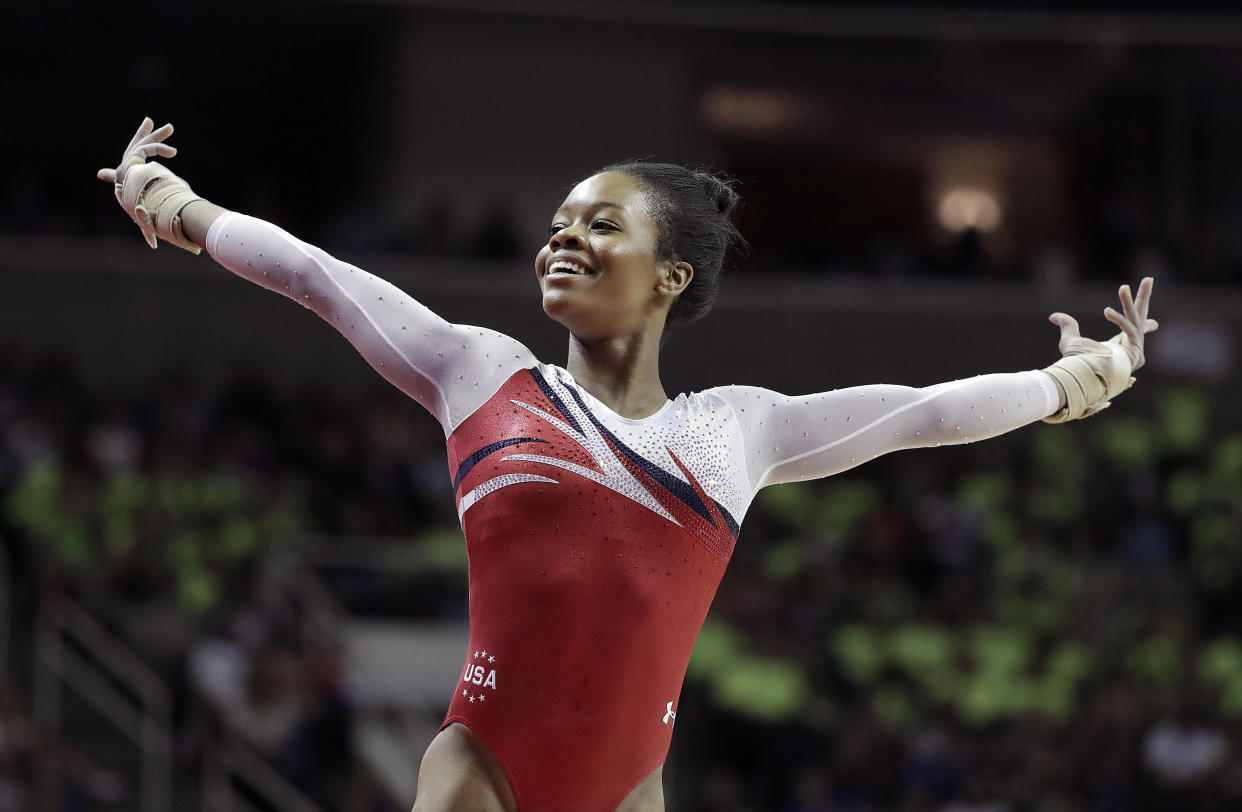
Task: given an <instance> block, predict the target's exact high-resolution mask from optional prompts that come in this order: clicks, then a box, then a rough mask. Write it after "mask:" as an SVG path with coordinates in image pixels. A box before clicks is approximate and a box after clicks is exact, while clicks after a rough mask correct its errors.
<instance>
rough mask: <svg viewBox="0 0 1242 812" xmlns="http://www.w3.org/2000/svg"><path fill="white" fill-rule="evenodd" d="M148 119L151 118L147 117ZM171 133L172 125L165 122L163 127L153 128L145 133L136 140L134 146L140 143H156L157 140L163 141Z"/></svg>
mask: <svg viewBox="0 0 1242 812" xmlns="http://www.w3.org/2000/svg"><path fill="white" fill-rule="evenodd" d="M150 120H151V119H147V121H150ZM172 134H173V125H172V124H165V125H164V126H163V127H160V128H159V129H158V130H155V131H153V132H150V133H148V134H147V135H145V136H144V137H143V138H142V139H141V140H139V141H138V144H136V145H135V146H138V145H142V144H152V143H157V142H159V141H164V140H166V139H167V138H168V136H170V135H172Z"/></svg>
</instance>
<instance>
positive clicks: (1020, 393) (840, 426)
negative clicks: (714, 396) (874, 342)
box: [726, 371, 1058, 488]
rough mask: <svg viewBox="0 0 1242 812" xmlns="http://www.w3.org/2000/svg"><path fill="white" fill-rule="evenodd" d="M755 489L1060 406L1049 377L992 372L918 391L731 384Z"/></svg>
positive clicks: (988, 430)
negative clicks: (814, 390)
mask: <svg viewBox="0 0 1242 812" xmlns="http://www.w3.org/2000/svg"><path fill="white" fill-rule="evenodd" d="M729 390H730V391H729V392H728V394H727V396H726V400H728V401H729V402H730V404H731V405H732V406H733V407H734V411H735V413H737V415H738V418H739V422H741V423H742V426H743V436H744V437H745V442H746V445H747V448H748V455H749V456H751V457H752V459H753V460H757V461H758V464H757V465H755V467H754V468H753V469H752V472H751V473H752V477H753V479H752V483H753V486H754V487H755V488H760V487H764V486H766V485H771V484H775V483H778V482H790V481H795V480H800V479H813V478H817V477H824V476H829V475H831V474H835V473H838V472H840V471H844V470H846V469H848V468H852V467H854V466H856V465H861V464H862V463H864V462H867V461H868V460H871V459H874V458H875V457H878V456H880V455H881V454H887V453H889V452H891V451H897V450H899V449H903V448H924V447H928V446H936V445H953V444H957V443H968V442H973V441H975V440H982V439H986V438H988V437H994V436H996V435H998V434H1003V433H1005V432H1008V431H1012V430H1013V429H1016V428H1019V427H1020V426H1025V425H1027V424H1029V423H1033V422H1036V421H1038V420H1042V419H1043V418H1045V417H1047V416H1048V415H1050V414H1052V413H1054V412H1055V411H1056V409H1057V400H1058V393H1057V390H1056V387H1055V382H1054V381H1053V379H1052V377H1051V376H1049V375H1047V374H1046V373H1043V372H1039V371H1029V372H1013V373H995V374H990V375H980V376H977V377H974V378H968V379H965V380H960V381H951V382H948V383H943V384H937V385H935V386H929V387H925V388H922V389H917V388H913V387H908V386H892V385H887V384H875V385H870V386H859V387H853V388H850V389H839V390H835V391H832V392H823V393H819V394H815V395H805V396H802V397H789V396H785V395H779V394H777V393H775V392H769V391H767V390H762V389H756V388H753V387H730V388H729Z"/></svg>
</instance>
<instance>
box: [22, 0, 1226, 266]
mask: <svg viewBox="0 0 1242 812" xmlns="http://www.w3.org/2000/svg"><path fill="white" fill-rule="evenodd" d="M1215 6H1216V4H1209V3H1103V2H1100V3H1087V4H1083V3H1069V2H1064V3H1060V2H1025V3H1008V4H1005V6H1004V9H1003V10H1001V9H995V8H989V6H988V4H984V3H952V4H943V3H909V2H906V3H889V2H884V3H871V4H868V5H867V6H866V7H861V6H854V7H850V6H838V5H834V4H823V3H812V2H783V3H768V2H764V3H759V2H749V3H692V2H663V3H658V4H656V3H628V4H613V5H595V4H570V3H558V2H542V3H538V2H536V3H522V4H508V3H501V2H481V1H480V2H471V3H452V2H385V3H363V2H355V3H350V2H316V3H249V4H241V3H233V2H225V3H214V4H211V5H206V4H202V5H199V4H191V5H189V6H173V5H170V4H158V3H91V4H65V3H43V4H29V5H27V6H26V7H25V8H23V9H22V10H20V11H12V10H10V11H6V12H5V13H4V19H3V24H2V25H0V46H2V47H0V60H3V63H2V64H3V71H2V73H3V79H2V80H0V104H2V105H3V109H4V111H5V119H6V126H5V127H4V128H3V135H0V138H3V147H4V151H3V154H4V155H5V156H6V157H7V159H8V160H7V172H6V173H5V174H6V179H5V182H4V183H3V184H0V208H2V210H3V217H0V229H3V230H5V231H9V232H18V233H22V234H30V233H42V234H58V233H65V232H71V233H74V234H83V235H101V236H116V235H117V234H118V233H120V232H122V231H123V230H124V228H125V223H124V221H123V220H118V218H117V216H116V212H115V210H114V209H113V208H112V206H113V202H112V201H111V200H110V199H109V197H108V195H106V194H104V193H102V190H100V189H99V188H96V187H93V186H92V185H91V183H89V181H91V178H92V175H93V172H94V170H95V169H96V168H98V167H99V166H102V165H104V164H108V163H112V162H114V161H115V160H116V159H117V158H118V157H119V152H120V149H121V148H122V147H123V146H124V144H125V142H126V140H127V139H128V136H129V134H130V133H131V132H132V130H133V128H134V126H136V123H137V121H138V120H139V119H140V118H141V116H142V115H143V114H150V115H152V116H153V117H154V118H156V119H157V123H162V122H164V121H166V120H171V121H173V122H174V123H175V124H176V125H177V126H178V133H177V135H176V136H175V137H174V143H175V144H177V145H178V146H179V147H180V149H181V151H182V154H181V156H179V157H178V158H177V159H175V161H173V162H172V163H173V165H174V166H175V168H176V170H177V171H178V172H179V173H181V174H183V175H184V176H185V177H187V178H188V179H189V180H190V181H191V182H192V183H193V184H194V185H195V187H196V190H197V191H199V192H200V193H201V194H204V195H205V196H207V197H209V198H211V199H213V200H216V201H218V202H220V203H222V204H224V205H226V206H229V207H235V208H239V209H242V210H246V211H250V212H253V213H256V214H260V215H263V216H267V217H270V218H272V219H275V220H276V221H277V222H280V223H281V224H283V225H286V226H287V227H289V228H290V229H291V230H294V231H295V232H297V233H299V234H300V235H302V236H305V237H307V238H308V239H312V240H313V241H317V242H320V243H323V244H326V245H328V246H329V247H335V248H343V249H358V248H364V249H381V250H393V251H396V252H412V253H450V254H462V255H476V256H484V257H504V258H508V257H515V258H517V257H520V258H522V260H523V262H528V261H529V257H530V256H532V255H533V253H534V250H535V248H536V247H537V245H538V244H539V241H540V240H541V239H542V234H543V230H544V227H545V225H546V221H547V218H548V215H549V213H550V212H551V211H552V209H554V208H555V204H556V203H557V202H559V199H560V195H561V194H562V193H563V192H564V190H565V189H566V188H567V187H568V186H569V185H571V184H572V183H573V182H574V181H575V180H577V179H579V178H580V177H581V176H584V175H585V174H587V173H589V172H590V171H591V170H592V169H594V168H596V167H598V166H599V165H602V164H605V163H607V162H610V161H613V160H617V159H620V158H627V157H637V156H651V157H655V158H658V159H666V160H672V161H678V162H686V163H696V164H704V165H708V166H711V167H713V168H717V169H720V170H723V171H726V172H729V173H731V174H733V175H735V176H737V177H738V178H739V179H740V180H741V182H742V187H741V189H742V192H743V195H744V197H745V199H746V206H745V208H744V209H743V210H742V212H741V214H740V219H741V224H742V227H743V230H744V231H745V233H746V234H747V236H748V237H749V238H750V240H751V242H752V245H753V251H752V253H751V256H750V258H749V259H748V260H747V261H746V262H745V263H744V264H743V267H744V268H748V269H757V268H765V267H772V268H775V267H780V268H799V269H805V270H807V271H808V272H814V273H837V274H841V273H861V274H864V275H869V274H877V275H884V276H906V275H910V276H919V275H927V274H946V275H959V274H967V275H973V276H999V277H1006V278H1018V279H1039V278H1041V276H1040V275H1041V274H1061V275H1065V274H1068V275H1070V276H1080V277H1087V278H1092V277H1099V278H1107V279H1110V280H1111V279H1115V278H1117V277H1119V276H1125V277H1127V278H1128V277H1129V276H1133V275H1134V274H1133V273H1131V270H1132V269H1133V267H1134V266H1135V265H1136V264H1138V265H1141V264H1143V263H1146V265H1143V267H1158V268H1162V270H1163V271H1164V276H1165V277H1166V278H1169V277H1171V276H1176V277H1178V278H1180V279H1183V280H1186V281H1196V282H1205V283H1222V282H1229V281H1230V280H1232V279H1234V278H1236V276H1237V274H1238V272H1239V270H1240V267H1242V228H1239V226H1240V225H1242V151H1240V150H1239V136H1240V135H1242V104H1240V103H1239V102H1240V101H1242V91H1240V88H1242V14H1237V13H1234V14H1221V13H1219V12H1216V11H1214V10H1213V9H1214V7H1215ZM519 9H520V10H519ZM963 187H965V188H968V189H971V190H977V191H981V192H982V193H984V194H986V195H989V196H990V197H991V199H992V200H994V201H995V202H996V204H997V205H998V206H999V210H1000V223H999V225H998V226H997V227H996V228H995V229H994V230H990V231H989V230H987V229H986V217H985V222H984V224H983V225H984V226H985V228H984V229H983V230H982V232H981V233H970V232H968V233H966V234H965V235H963V234H960V233H959V234H954V233H951V232H950V231H948V230H946V228H945V227H944V226H943V225H942V224H941V223H940V222H939V215H938V209H939V207H940V206H941V205H942V204H943V203H944V200H945V197H946V195H948V194H949V193H950V192H952V191H953V190H954V189H958V188H963ZM963 205H966V206H967V216H968V217H969V216H970V214H969V212H971V211H976V209H972V208H970V206H972V205H975V204H972V203H970V202H969V201H968V202H966V203H964V204H963ZM982 205H984V206H985V207H987V206H990V204H988V203H987V202H986V201H985V202H984V203H983V204H982ZM1166 266H1167V267H1166Z"/></svg>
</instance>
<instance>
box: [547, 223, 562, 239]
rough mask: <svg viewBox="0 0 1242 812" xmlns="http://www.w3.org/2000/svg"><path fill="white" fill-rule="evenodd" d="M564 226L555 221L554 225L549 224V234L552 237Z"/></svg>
mask: <svg viewBox="0 0 1242 812" xmlns="http://www.w3.org/2000/svg"><path fill="white" fill-rule="evenodd" d="M564 227H565V226H563V225H561V224H560V223H553V224H552V225H550V226H548V236H549V237H551V236H552V235H553V234H555V233H556V232H558V231H560V230H561V229H562V228H564Z"/></svg>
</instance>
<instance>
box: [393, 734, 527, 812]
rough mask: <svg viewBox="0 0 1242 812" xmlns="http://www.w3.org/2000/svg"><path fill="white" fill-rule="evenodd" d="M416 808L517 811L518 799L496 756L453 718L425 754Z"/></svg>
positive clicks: (436, 811)
mask: <svg viewBox="0 0 1242 812" xmlns="http://www.w3.org/2000/svg"><path fill="white" fill-rule="evenodd" d="M413 812H517V801H516V800H515V799H514V797H513V790H512V789H510V788H509V781H508V780H507V779H506V778H505V774H504V771H503V770H501V769H500V764H499V763H497V761H496V758H495V757H494V756H493V755H492V754H491V752H490V751H488V749H487V747H485V746H484V744H483V742H482V741H481V740H480V739H479V737H478V736H476V735H475V734H474V733H473V732H472V731H471V730H470V729H469V728H467V727H466V726H464V725H460V724H457V723H456V722H454V723H453V724H451V725H449V726H448V727H446V728H444V730H441V731H440V732H439V733H438V734H437V735H436V737H435V738H434V739H432V740H431V745H430V746H428V748H427V752H426V753H425V754H423V763H422V765H421V766H420V767H419V768H418V796H417V798H415V800H414V810H413Z"/></svg>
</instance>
